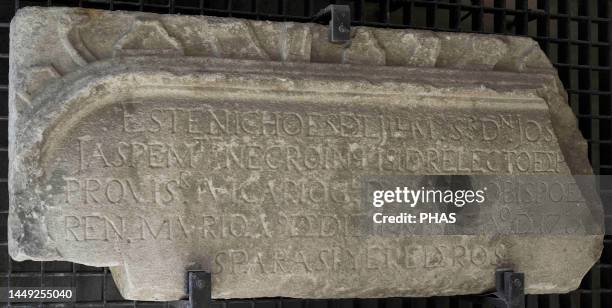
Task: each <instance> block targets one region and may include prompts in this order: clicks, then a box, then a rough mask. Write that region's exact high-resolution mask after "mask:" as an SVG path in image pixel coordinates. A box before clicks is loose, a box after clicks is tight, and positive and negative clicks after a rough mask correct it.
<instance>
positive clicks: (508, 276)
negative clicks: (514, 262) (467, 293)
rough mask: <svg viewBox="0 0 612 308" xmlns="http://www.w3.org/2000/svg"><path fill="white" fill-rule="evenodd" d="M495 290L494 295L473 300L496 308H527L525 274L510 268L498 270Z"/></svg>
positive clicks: (476, 297)
mask: <svg viewBox="0 0 612 308" xmlns="http://www.w3.org/2000/svg"><path fill="white" fill-rule="evenodd" d="M495 289H496V291H495V292H494V293H491V294H487V295H483V296H474V297H471V298H472V299H475V300H476V301H477V302H480V303H482V304H489V305H493V306H494V307H495V308H525V274H523V273H516V272H514V271H513V270H512V269H509V268H500V269H497V270H496V271H495Z"/></svg>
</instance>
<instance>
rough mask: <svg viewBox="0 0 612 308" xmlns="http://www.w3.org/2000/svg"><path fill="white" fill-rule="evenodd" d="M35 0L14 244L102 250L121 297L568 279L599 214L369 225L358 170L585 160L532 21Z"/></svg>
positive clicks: (81, 257) (76, 254)
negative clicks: (512, 275) (392, 24)
mask: <svg viewBox="0 0 612 308" xmlns="http://www.w3.org/2000/svg"><path fill="white" fill-rule="evenodd" d="M352 31H353V33H352V37H353V39H352V43H351V44H350V45H346V46H342V45H334V44H331V43H328V42H327V32H326V28H325V27H324V26H321V25H314V24H299V23H273V22H265V21H248V20H240V19H231V18H215V17H193V16H174V15H154V14H144V13H124V12H103V11H96V10H85V9H67V8H65V9H64V8H52V9H43V8H27V9H22V10H20V11H19V12H18V13H17V16H16V17H15V19H14V20H13V22H12V24H11V44H10V46H11V52H10V55H11V58H10V162H11V166H10V174H9V177H10V179H9V181H10V183H9V189H10V201H11V204H10V216H9V250H10V254H11V256H12V257H13V258H14V259H16V260H67V261H73V262H78V263H83V264H87V265H92V266H109V267H111V270H112V272H113V277H114V280H115V281H116V283H117V285H118V287H119V290H120V291H121V292H122V294H123V296H125V297H126V298H130V299H143V300H173V299H178V298H180V297H182V296H184V278H185V271H186V270H188V269H194V270H202V269H205V270H210V271H211V272H212V273H213V297H216V298H248V297H271V296H288V297H305V298H339V297H391V296H430V295H451V294H465V293H480V292H483V291H486V290H489V289H491V288H493V286H494V281H493V273H494V271H495V268H496V267H498V266H504V265H510V266H513V267H514V269H515V270H517V271H521V272H524V273H525V277H526V291H527V292H528V293H554V292H565V291H569V290H571V289H574V288H576V287H577V286H578V284H579V282H580V280H581V278H582V276H583V275H584V274H585V273H586V272H587V271H588V269H589V268H590V267H591V266H592V264H593V263H594V262H595V260H597V258H598V257H599V255H600V252H601V249H602V237H603V236H602V235H601V234H600V233H596V234H587V233H573V234H566V235H558V234H557V235H545V234H539V235H537V234H534V235H520V234H484V235H452V236H450V235H448V236H444V235H431V236H401V237H389V236H377V235H370V234H368V235H364V234H360V233H359V232H358V231H359V230H358V229H357V228H356V227H355V225H354V224H353V222H354V217H356V216H358V215H359V214H360V212H361V211H363V208H361V207H360V204H359V199H358V198H359V191H360V190H359V189H360V188H359V179H360V178H361V177H362V176H365V175H406V174H507V175H527V174H556V175H572V174H574V175H576V174H590V173H591V169H590V166H589V164H588V160H587V147H586V142H585V140H584V139H583V138H582V136H581V135H580V133H579V131H578V130H577V128H576V124H575V117H574V115H573V114H572V112H571V110H570V108H569V107H568V106H567V102H566V94H565V92H564V90H563V88H562V85H561V83H560V82H559V80H558V78H557V77H556V72H555V71H554V69H553V68H552V66H551V65H550V63H549V62H548V60H547V59H546V57H545V55H544V54H543V53H542V51H541V50H540V49H539V48H538V46H537V44H536V43H535V42H534V41H532V40H530V39H527V38H519V37H502V36H483V35H475V34H450V33H435V32H428V31H417V30H389V29H374V28H365V27H356V28H354V29H352Z"/></svg>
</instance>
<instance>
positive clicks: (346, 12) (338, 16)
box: [312, 4, 351, 44]
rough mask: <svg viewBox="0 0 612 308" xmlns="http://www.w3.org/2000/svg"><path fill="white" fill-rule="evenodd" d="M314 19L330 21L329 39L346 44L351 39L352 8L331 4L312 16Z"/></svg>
mask: <svg viewBox="0 0 612 308" xmlns="http://www.w3.org/2000/svg"><path fill="white" fill-rule="evenodd" d="M312 21H329V41H330V42H332V43H337V44H344V43H346V42H349V41H350V40H351V8H350V7H349V6H348V5H337V4H330V5H328V6H327V7H325V8H324V9H322V10H320V11H319V12H318V13H316V14H315V15H314V16H313V17H312Z"/></svg>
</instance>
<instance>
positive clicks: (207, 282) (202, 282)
mask: <svg viewBox="0 0 612 308" xmlns="http://www.w3.org/2000/svg"><path fill="white" fill-rule="evenodd" d="M186 282H187V294H188V295H189V299H187V300H181V301H176V302H173V303H171V304H170V306H171V307H173V308H210V307H211V304H212V278H211V275H210V273H209V272H206V271H188V272H187V281H186Z"/></svg>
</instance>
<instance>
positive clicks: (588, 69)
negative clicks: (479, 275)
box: [0, 0, 612, 308]
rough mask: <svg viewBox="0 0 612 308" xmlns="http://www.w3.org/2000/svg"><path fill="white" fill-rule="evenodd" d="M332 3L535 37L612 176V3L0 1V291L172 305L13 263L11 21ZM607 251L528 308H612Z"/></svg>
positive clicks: (300, 17)
mask: <svg viewBox="0 0 612 308" xmlns="http://www.w3.org/2000/svg"><path fill="white" fill-rule="evenodd" d="M330 3H336V4H348V5H350V6H351V11H352V12H353V24H354V25H367V26H375V27H395V28H408V27H409V28H421V29H433V30H444V31H461V32H478V33H502V34H514V35H523V36H530V37H533V38H534V39H536V40H537V41H538V42H539V43H540V46H541V47H542V48H543V49H544V51H545V52H546V53H547V54H548V56H549V58H550V60H551V61H552V62H553V64H554V65H555V66H556V67H557V69H558V71H559V76H560V77H561V80H562V81H563V84H564V85H565V88H566V89H567V92H568V94H569V102H570V105H571V107H572V109H573V111H574V113H575V114H576V116H577V118H578V123H579V127H580V129H581V131H582V133H583V135H584V137H585V138H586V139H587V140H588V141H589V156H590V160H591V163H592V165H593V169H594V171H595V173H597V174H601V175H612V150H611V148H612V103H611V101H610V97H611V95H612V92H611V88H612V81H611V80H612V79H611V78H610V74H611V66H610V58H611V55H612V52H611V50H610V42H611V36H612V34H611V32H612V31H611V27H612V19H611V16H610V10H611V7H612V0H582V1H575V0H559V1H554V0H471V1H470V0H445V1H423V0H421V1H418V0H415V1H410V0H353V1H323V0H305V1H299V0H220V1H219V0H0V246H2V247H0V286H7V285H12V286H66V285H70V286H74V287H76V288H77V292H76V294H77V302H76V303H74V304H65V305H38V306H40V307H72V306H74V307H169V304H167V303H148V302H133V301H125V300H123V299H122V298H121V296H120V295H119V293H118V291H117V289H116V287H115V285H114V283H113V281H112V277H111V276H110V272H109V271H108V269H102V268H92V267H87V266H82V265H77V264H72V263H68V262H14V261H11V260H10V258H9V256H8V252H7V249H6V245H7V244H6V241H7V235H6V220H7V215H8V195H7V180H6V176H7V167H8V157H7V145H8V138H7V136H8V134H7V118H8V107H7V105H8V102H7V100H8V98H7V96H8V94H7V84H8V77H7V76H8V44H9V40H8V33H9V28H8V26H9V24H8V23H9V21H10V19H11V17H12V16H13V14H14V12H15V10H16V9H17V8H21V7H24V6H29V5H38V6H81V7H88V8H98V9H110V10H131V11H147V12H156V13H174V14H185V15H186V14H192V15H193V14H195V15H198V14H204V15H216V16H232V17H241V18H251V19H269V20H279V21H286V20H290V21H308V20H309V19H310V18H309V17H310V16H312V15H313V14H314V13H315V12H317V11H318V10H320V9H321V8H323V7H325V6H327V5H328V4H330ZM602 197H603V199H604V200H603V201H604V202H612V191H604V195H603V196H602ZM604 245H605V248H604V252H603V255H602V257H601V259H600V262H599V263H598V264H596V265H595V266H594V267H593V268H592V269H591V271H590V272H589V274H588V275H587V276H586V277H585V278H584V280H583V281H582V285H581V287H580V289H578V290H576V291H574V292H571V293H569V294H557V295H540V296H535V295H530V296H528V298H527V307H529V308H536V307H540V308H544V307H545V308H570V307H571V308H587V307H588V308H600V307H602V308H610V307H612V237H611V238H606V240H605V241H604ZM0 305H4V304H3V303H0ZM215 305H217V306H219V307H221V306H223V308H310V307H312V308H315V307H316V308H438V307H440V308H442V307H449V308H450V307H456V308H464V307H478V306H477V305H473V304H471V303H469V302H467V301H465V300H464V299H462V297H435V298H389V299H379V300H361V299H360V300H357V299H356V300H293V299H265V300H229V301H216V302H215ZM10 306H11V307H33V306H37V305H33V304H28V305H15V304H12V305H10ZM484 308H488V307H484Z"/></svg>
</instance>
